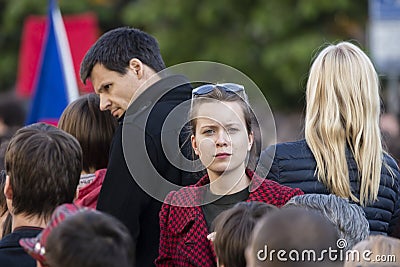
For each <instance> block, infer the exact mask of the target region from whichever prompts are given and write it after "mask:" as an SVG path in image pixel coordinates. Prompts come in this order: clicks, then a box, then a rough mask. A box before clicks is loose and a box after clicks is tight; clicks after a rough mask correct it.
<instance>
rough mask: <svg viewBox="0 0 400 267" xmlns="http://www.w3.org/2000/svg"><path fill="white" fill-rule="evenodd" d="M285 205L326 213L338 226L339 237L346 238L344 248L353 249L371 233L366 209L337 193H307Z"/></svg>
mask: <svg viewBox="0 0 400 267" xmlns="http://www.w3.org/2000/svg"><path fill="white" fill-rule="evenodd" d="M285 207H301V208H305V209H307V210H311V211H316V212H319V213H321V214H322V215H324V216H325V217H326V218H327V219H328V220H329V221H330V222H331V223H333V224H334V225H335V226H336V229H337V231H338V233H339V237H340V238H342V239H344V240H346V244H347V246H346V247H345V248H344V250H349V249H351V248H352V247H353V246H354V245H355V244H356V243H358V242H360V241H361V240H363V239H365V238H367V237H368V235H369V223H368V220H367V218H366V217H365V213H364V210H363V209H362V208H361V207H360V206H359V205H357V204H351V203H349V201H348V200H347V199H344V198H341V197H338V196H336V195H333V194H330V195H324V194H305V195H301V196H294V197H292V198H291V199H290V200H289V201H288V202H287V203H286V204H285Z"/></svg>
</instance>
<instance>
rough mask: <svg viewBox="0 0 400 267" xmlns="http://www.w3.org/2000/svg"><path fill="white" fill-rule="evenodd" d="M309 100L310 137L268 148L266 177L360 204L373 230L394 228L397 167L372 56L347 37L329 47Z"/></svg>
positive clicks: (314, 70) (319, 60)
mask: <svg viewBox="0 0 400 267" xmlns="http://www.w3.org/2000/svg"><path fill="white" fill-rule="evenodd" d="M306 101H307V107H306V119H305V140H300V141H296V142H289V143H282V144H278V145H276V146H275V147H270V148H267V149H266V151H263V154H262V156H261V162H262V163H263V164H266V165H268V164H267V163H269V162H270V161H271V160H272V161H273V162H272V167H271V169H270V171H269V173H268V175H267V177H268V178H270V179H272V180H275V181H278V182H280V183H281V184H284V185H288V186H290V187H296V188H300V189H302V190H303V191H304V193H306V194H307V193H320V194H329V193H332V194H335V195H337V196H339V197H343V198H346V199H349V200H350V201H352V202H355V203H358V204H359V205H360V206H362V207H363V209H364V211H365V213H366V217H367V219H368V222H369V226H370V232H371V234H387V233H389V232H390V230H389V224H390V223H393V222H394V221H395V220H396V218H395V217H396V216H394V213H395V212H396V210H397V209H399V178H398V177H399V171H398V166H397V165H396V163H395V161H394V160H393V158H391V157H390V156H389V155H388V154H386V153H385V151H384V150H383V148H382V143H381V133H380V129H379V123H378V122H379V115H380V97H379V79H378V75H377V73H376V71H375V68H374V66H373V64H372V63H371V61H370V59H369V58H368V57H367V56H366V54H365V53H364V52H363V51H362V50H361V49H360V48H359V47H357V46H355V45H353V44H351V43H348V42H341V43H338V44H337V45H329V46H327V47H326V48H324V49H323V50H322V51H321V52H320V53H319V55H318V56H317V57H316V58H315V60H314V63H313V64H312V66H311V70H310V74H309V78H308V83H307V90H306ZM274 151H275V154H274V153H273V152H274Z"/></svg>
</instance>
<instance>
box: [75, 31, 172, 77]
mask: <svg viewBox="0 0 400 267" xmlns="http://www.w3.org/2000/svg"><path fill="white" fill-rule="evenodd" d="M132 58H137V59H139V60H140V61H142V62H143V63H144V64H146V65H147V66H148V67H150V68H152V69H153V70H154V71H156V72H159V71H161V70H163V69H164V68H165V64H164V61H163V59H162V57H161V53H160V48H159V47H158V43H157V40H156V39H155V38H154V37H153V36H151V35H150V34H148V33H146V32H143V31H141V30H138V29H135V28H129V27H121V28H116V29H114V30H111V31H109V32H106V33H105V34H103V35H102V36H101V37H100V38H99V39H98V40H97V42H96V43H95V44H94V45H93V46H92V47H91V48H90V49H89V51H88V52H87V53H86V55H85V57H84V58H83V61H82V63H81V69H80V76H81V80H82V81H83V82H84V83H86V80H87V79H88V78H90V75H91V73H92V70H93V67H94V66H95V65H96V64H101V65H103V66H104V67H106V68H107V69H108V70H111V71H116V72H118V73H120V74H122V75H124V74H126V72H127V67H128V66H129V61H130V60H131V59H132Z"/></svg>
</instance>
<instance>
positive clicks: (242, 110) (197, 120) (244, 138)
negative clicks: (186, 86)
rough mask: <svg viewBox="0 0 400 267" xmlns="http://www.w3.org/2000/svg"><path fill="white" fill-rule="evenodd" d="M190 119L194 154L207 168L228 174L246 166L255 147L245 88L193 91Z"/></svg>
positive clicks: (230, 86) (223, 86)
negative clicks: (233, 169)
mask: <svg viewBox="0 0 400 267" xmlns="http://www.w3.org/2000/svg"><path fill="white" fill-rule="evenodd" d="M189 116H190V124H191V130H192V136H191V142H192V146H193V149H194V152H195V154H196V155H198V156H199V158H200V160H201V162H202V163H203V165H204V166H205V167H206V168H207V169H213V170H215V171H225V170H228V169H229V168H232V167H235V166H237V165H242V164H243V166H245V161H246V159H247V156H248V152H249V151H250V150H252V148H253V142H254V135H253V131H252V122H253V117H254V116H253V114H252V112H251V108H250V106H249V104H248V101H247V96H246V93H245V91H244V88H243V86H241V85H237V84H232V83H228V84H217V85H213V84H206V85H203V86H200V87H197V88H196V89H194V90H193V92H192V106H191V110H190V115H189ZM252 152H253V151H252ZM251 154H255V153H251ZM227 163H229V165H227Z"/></svg>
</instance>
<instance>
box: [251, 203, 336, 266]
mask: <svg viewBox="0 0 400 267" xmlns="http://www.w3.org/2000/svg"><path fill="white" fill-rule="evenodd" d="M338 238H339V235H338V233H337V230H336V228H335V226H334V225H333V224H332V223H331V222H330V221H328V219H326V218H325V217H323V216H322V215H321V214H319V213H317V212H314V211H309V210H306V209H304V208H297V207H289V208H284V209H280V210H278V211H276V212H273V213H271V214H269V215H267V216H265V217H263V218H261V219H260V220H259V221H258V222H257V225H256V226H255V227H254V231H253V233H252V235H251V239H250V242H249V245H248V247H247V249H246V260H247V266H249V267H261V266H273V267H284V266H290V267H305V266H307V267H311V266H318V267H319V266H326V267H328V266H329V267H331V266H335V267H336V266H342V264H343V263H342V262H340V261H339V260H338V261H332V260H331V259H332V258H331V257H330V256H328V253H325V252H326V251H328V250H329V249H330V248H332V249H336V252H338V248H337V245H336V242H337V240H338ZM333 256H337V257H338V258H337V259H339V253H336V254H334V255H333ZM333 256H332V257H333Z"/></svg>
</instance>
